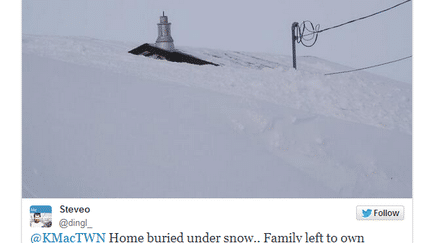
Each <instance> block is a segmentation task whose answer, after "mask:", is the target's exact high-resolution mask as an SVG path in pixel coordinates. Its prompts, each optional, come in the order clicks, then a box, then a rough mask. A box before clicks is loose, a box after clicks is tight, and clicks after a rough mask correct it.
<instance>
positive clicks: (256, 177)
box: [23, 35, 412, 198]
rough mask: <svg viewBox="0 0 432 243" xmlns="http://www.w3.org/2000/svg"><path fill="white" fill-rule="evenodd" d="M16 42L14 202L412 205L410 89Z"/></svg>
mask: <svg viewBox="0 0 432 243" xmlns="http://www.w3.org/2000/svg"><path fill="white" fill-rule="evenodd" d="M141 44H142V43H122V42H114V41H102V40H97V39H91V38H85V37H82V38H78V37H52V36H33V35H23V197H138V198H147V197H283V198H296V197H411V195H412V190H411V187H412V176H411V174H412V173H411V171H412V162H411V160H412V148H411V141H412V135H411V127H412V109H411V99H412V95H411V85H410V84H406V83H401V82H397V81H393V80H390V79H386V78H383V77H380V76H377V75H373V74H369V73H367V72H354V73H347V74H342V75H332V76H325V75H323V74H325V73H328V72H337V71H343V70H347V69H349V67H344V66H342V65H339V64H335V63H331V62H328V61H325V60H321V59H318V58H314V57H299V58H298V64H297V66H298V70H293V69H292V68H291V66H292V60H291V57H289V56H282V55H280V56H278V55H270V54H263V53H247V52H234V51H222V50H212V49H202V48H190V47H178V49H179V50H180V51H183V52H186V53H188V54H192V55H194V56H196V57H198V58H201V59H204V60H208V61H211V62H214V63H218V64H220V65H221V66H218V67H215V66H211V65H205V66H197V65H191V64H186V63H172V62H167V61H164V60H156V59H152V58H146V57H143V56H135V55H131V54H129V53H127V52H128V51H129V50H131V49H133V48H135V47H137V46H138V45H141Z"/></svg>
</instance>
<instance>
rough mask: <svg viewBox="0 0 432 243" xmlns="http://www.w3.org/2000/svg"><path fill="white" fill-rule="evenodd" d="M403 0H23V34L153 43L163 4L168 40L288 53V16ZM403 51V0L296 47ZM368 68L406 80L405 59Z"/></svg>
mask: <svg viewBox="0 0 432 243" xmlns="http://www.w3.org/2000/svg"><path fill="white" fill-rule="evenodd" d="M403 1H404V0H380V1H376V0H362V1H346V0H326V1H319V0H295V1H287V0H266V1H256V0H255V1H250V0H249V1H248V0H236V1H228V0H219V1H203V0H182V1H178V0H158V1H150V0H128V1H124V0H92V1H89V0H74V1H65V0H38V1H31V0H23V5H22V6H23V13H22V14H23V33H24V34H41V35H62V36H87V37H93V38H99V39H107V40H122V41H132V42H137V43H153V42H155V40H156V37H157V25H156V24H157V23H158V21H159V16H160V15H161V14H162V11H165V14H166V15H168V17H169V21H170V22H171V23H172V36H173V38H174V43H175V45H176V46H192V47H208V48H216V49H228V50H238V51H251V52H267V53H277V54H287V55H291V30H290V29H291V24H292V23H293V22H301V21H303V20H310V21H312V23H314V24H315V25H316V24H320V26H321V29H323V28H326V27H331V26H334V25H337V24H341V23H344V22H346V21H349V20H352V19H355V18H358V17H362V16H366V15H369V14H371V13H374V12H377V11H380V10H383V9H385V8H388V7H391V6H393V5H395V4H398V3H400V2H403ZM411 54H412V3H411V2H410V3H407V4H404V5H401V6H399V7H397V8H395V9H393V10H390V11H388V12H385V13H383V14H380V15H377V16H374V17H371V18H368V19H365V20H362V21H358V22H355V23H353V24H349V25H346V26H343V27H340V28H337V29H333V30H329V31H326V32H323V33H321V34H320V36H319V37H318V41H317V43H316V44H315V45H314V46H313V47H310V48H307V47H303V46H297V55H299V56H301V55H313V56H317V57H320V58H324V59H327V60H330V61H334V62H337V63H340V64H344V65H347V66H351V67H353V68H361V67H365V66H369V65H374V64H378V63H382V62H387V61H391V60H394V59H399V58H402V57H405V56H409V55H411ZM341 71H342V70H341ZM369 71H370V72H375V73H378V74H380V75H383V76H387V77H390V78H393V79H395V80H399V81H403V82H411V76H412V68H411V59H408V60H404V61H401V62H399V63H395V64H391V65H387V66H383V67H379V68H375V69H369Z"/></svg>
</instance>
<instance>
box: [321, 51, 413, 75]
mask: <svg viewBox="0 0 432 243" xmlns="http://www.w3.org/2000/svg"><path fill="white" fill-rule="evenodd" d="M411 57H412V55H411V56H407V57H404V58H400V59H397V60H393V61H390V62H385V63H381V64H376V65H373V66H369V67H364V68H359V69H353V70H348V71H342V72H335V73H326V74H324V75H334V74H341V73H349V72H355V71H360V70H364V69H369V68H374V67H379V66H383V65H387V64H390V63H394V62H399V61H402V60H405V59H408V58H411Z"/></svg>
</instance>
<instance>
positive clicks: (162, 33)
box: [156, 12, 175, 51]
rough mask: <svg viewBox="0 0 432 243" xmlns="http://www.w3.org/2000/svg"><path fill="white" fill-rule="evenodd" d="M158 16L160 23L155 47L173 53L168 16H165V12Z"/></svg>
mask: <svg viewBox="0 0 432 243" xmlns="http://www.w3.org/2000/svg"><path fill="white" fill-rule="evenodd" d="M162 15H163V16H160V23H158V24H157V25H158V38H157V40H156V46H157V47H159V48H161V49H164V50H167V51H174V50H175V48H174V40H173V38H172V37H171V23H168V16H165V12H163V13H162Z"/></svg>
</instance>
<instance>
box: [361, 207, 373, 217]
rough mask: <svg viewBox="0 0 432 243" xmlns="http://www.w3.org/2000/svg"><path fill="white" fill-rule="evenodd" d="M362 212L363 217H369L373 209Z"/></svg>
mask: <svg viewBox="0 0 432 243" xmlns="http://www.w3.org/2000/svg"><path fill="white" fill-rule="evenodd" d="M362 212H363V218H367V217H369V216H370V215H371V213H372V209H368V210H366V211H365V210H362Z"/></svg>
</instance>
